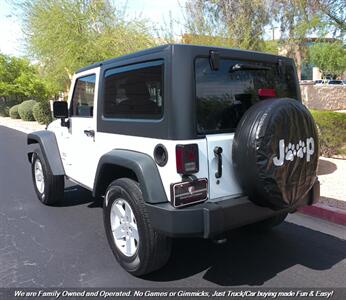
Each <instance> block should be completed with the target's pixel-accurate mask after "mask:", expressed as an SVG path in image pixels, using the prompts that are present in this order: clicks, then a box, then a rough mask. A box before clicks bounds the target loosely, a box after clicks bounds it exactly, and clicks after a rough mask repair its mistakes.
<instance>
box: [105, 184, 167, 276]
mask: <svg viewBox="0 0 346 300" xmlns="http://www.w3.org/2000/svg"><path fill="white" fill-rule="evenodd" d="M119 199H124V200H125V201H127V203H128V204H129V205H130V207H131V209H132V211H133V214H134V216H135V219H136V224H137V228H138V236H139V241H138V244H137V250H136V252H135V253H134V255H132V256H125V255H124V254H123V253H122V252H121V250H120V249H118V247H117V246H116V243H115V240H114V237H113V233H112V228H111V207H112V205H113V203H114V202H115V201H119ZM103 212H104V226H105V230H106V235H107V239H108V242H109V245H110V247H111V249H112V251H113V254H114V256H115V257H116V259H117V261H118V262H119V263H120V264H121V266H122V267H123V268H124V269H125V270H126V271H127V272H129V273H131V274H133V275H135V276H142V275H145V274H148V273H151V272H153V271H155V270H158V269H160V268H161V267H162V266H164V265H165V264H166V263H167V261H168V259H169V257H170V254H171V248H172V244H171V239H170V238H168V237H167V236H165V235H163V234H161V233H160V232H158V231H156V230H155V229H154V228H153V227H152V225H151V223H150V219H149V217H148V213H147V211H146V208H145V204H144V200H143V196H142V192H141V189H140V187H139V185H138V183H137V182H136V181H134V180H132V179H129V178H121V179H117V180H115V181H113V182H112V183H111V184H110V185H109V187H108V189H107V192H106V197H105V201H104V205H103Z"/></svg>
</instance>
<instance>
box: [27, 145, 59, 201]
mask: <svg viewBox="0 0 346 300" xmlns="http://www.w3.org/2000/svg"><path fill="white" fill-rule="evenodd" d="M31 174H32V179H33V182H34V189H35V192H36V195H37V197H38V199H39V200H40V201H41V202H42V203H43V204H45V205H53V204H56V203H57V202H59V201H60V200H62V199H63V197H64V185H65V181H64V176H54V175H52V174H50V172H49V169H48V166H47V163H46V161H45V159H44V158H43V157H42V156H41V155H40V154H39V153H37V152H34V153H33V154H32V160H31Z"/></svg>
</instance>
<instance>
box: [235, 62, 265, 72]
mask: <svg viewBox="0 0 346 300" xmlns="http://www.w3.org/2000/svg"><path fill="white" fill-rule="evenodd" d="M270 69H271V68H269V67H265V66H258V65H251V64H235V65H233V66H231V67H230V69H229V72H230V73H231V72H236V71H241V70H265V71H268V70H270Z"/></svg>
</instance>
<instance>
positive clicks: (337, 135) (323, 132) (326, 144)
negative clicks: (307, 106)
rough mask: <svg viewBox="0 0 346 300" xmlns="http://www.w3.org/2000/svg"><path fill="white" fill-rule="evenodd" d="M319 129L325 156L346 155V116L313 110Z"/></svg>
mask: <svg viewBox="0 0 346 300" xmlns="http://www.w3.org/2000/svg"><path fill="white" fill-rule="evenodd" d="M311 113H312V116H313V117H314V119H315V122H316V124H317V127H318V133H319V140H320V150H321V154H322V155H323V156H327V157H330V156H333V155H346V114H344V113H338V112H331V111H321V110H311Z"/></svg>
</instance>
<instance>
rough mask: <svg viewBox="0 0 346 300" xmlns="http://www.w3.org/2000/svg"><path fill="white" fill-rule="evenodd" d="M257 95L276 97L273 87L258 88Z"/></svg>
mask: <svg viewBox="0 0 346 300" xmlns="http://www.w3.org/2000/svg"><path fill="white" fill-rule="evenodd" d="M258 96H260V97H276V92H275V90H274V89H258Z"/></svg>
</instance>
